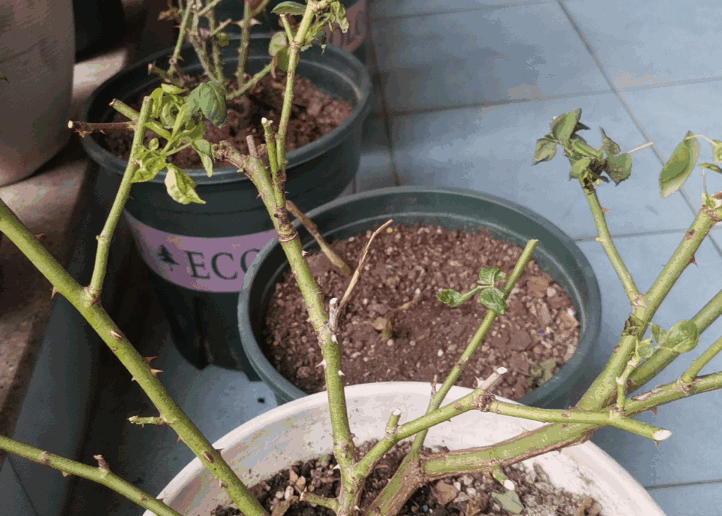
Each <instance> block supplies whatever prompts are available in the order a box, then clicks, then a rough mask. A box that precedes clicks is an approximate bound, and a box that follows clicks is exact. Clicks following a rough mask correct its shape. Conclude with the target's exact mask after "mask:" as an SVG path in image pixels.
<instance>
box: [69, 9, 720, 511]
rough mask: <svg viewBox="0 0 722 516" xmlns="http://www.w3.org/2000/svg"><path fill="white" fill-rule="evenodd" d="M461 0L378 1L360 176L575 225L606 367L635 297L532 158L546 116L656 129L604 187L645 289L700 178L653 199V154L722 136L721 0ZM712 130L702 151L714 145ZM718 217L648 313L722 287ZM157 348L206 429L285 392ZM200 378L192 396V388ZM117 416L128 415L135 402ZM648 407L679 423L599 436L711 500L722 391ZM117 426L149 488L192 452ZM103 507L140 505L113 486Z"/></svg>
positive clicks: (667, 488) (702, 507) (693, 501)
mask: <svg viewBox="0 0 722 516" xmlns="http://www.w3.org/2000/svg"><path fill="white" fill-rule="evenodd" d="M451 4H452V5H453V6H454V7H453V8H449V4H447V3H443V2H437V1H434V0H425V1H419V0H373V1H371V2H370V3H369V10H370V29H371V33H370V36H371V43H370V56H369V59H368V66H369V67H370V69H371V71H372V74H373V77H374V80H375V85H376V88H377V90H378V95H379V98H380V102H379V103H378V105H377V107H376V109H375V111H374V113H372V115H371V116H370V117H369V119H368V120H367V122H366V127H365V129H366V130H365V139H364V151H363V156H362V161H361V168H360V171H359V174H358V177H357V180H356V189H357V190H358V191H362V190H370V189H374V188H378V187H383V186H391V185H394V184H397V185H441V186H454V187H459V188H470V189H474V190H477V191H483V192H488V193H492V194H495V195H498V196H500V197H504V198H506V199H509V200H511V201H514V202H516V203H519V204H521V205H524V206H526V207H528V208H530V209H532V210H535V211H537V212H539V213H540V214H542V215H543V216H545V217H547V218H548V219H550V220H551V221H552V222H554V223H555V224H557V225H558V226H559V227H561V228H562V229H563V230H564V231H565V232H567V233H568V234H569V235H570V236H572V237H573V238H575V239H577V241H578V242H579V245H580V247H581V249H582V251H583V252H584V253H585V254H586V255H587V257H588V258H589V261H590V262H591V264H592V266H593V268H594V271H595V273H596V275H597V277H598V280H599V284H600V286H601V288H602V295H603V303H604V314H603V334H602V339H601V341H600V343H599V352H598V353H597V358H596V360H597V361H598V362H597V364H596V365H597V366H598V367H601V366H602V364H603V363H604V361H605V360H604V359H605V357H607V356H608V354H609V352H610V351H611V349H612V348H613V346H614V345H615V344H616V342H617V336H618V335H619V333H620V331H621V329H622V324H623V321H624V319H625V318H626V316H627V315H628V311H629V303H628V302H627V300H626V297H625V295H624V292H623V290H622V288H621V286H620V284H619V282H618V279H617V277H616V275H615V273H614V271H613V269H612V267H611V266H610V265H609V263H608V261H607V259H606V257H605V255H604V253H603V251H602V249H601V247H600V245H599V244H597V243H596V242H595V241H594V237H595V236H596V233H595V228H594V224H593V219H592V217H591V215H590V214H589V211H588V208H587V206H586V202H585V201H584V199H583V196H582V195H581V192H580V191H579V188H578V185H577V184H576V182H567V180H566V179H567V173H568V167H567V163H566V160H564V159H563V158H561V157H558V158H557V159H556V160H555V161H553V162H552V163H547V164H542V165H539V166H537V167H534V168H532V166H531V162H532V155H533V150H534V144H535V141H536V139H537V138H539V137H540V136H542V135H543V134H545V133H546V132H547V130H548V124H549V122H550V121H551V118H552V117H553V116H555V115H558V114H561V113H563V112H566V111H568V110H571V109H575V108H578V107H581V108H582V109H583V118H582V120H583V121H584V122H585V123H586V124H587V125H589V126H590V127H591V128H592V131H589V132H588V135H589V136H588V140H589V141H590V143H592V144H594V145H598V144H600V143H601V137H600V135H599V131H598V127H599V126H602V127H604V129H605V130H606V132H607V133H608V134H609V135H610V136H611V137H612V138H614V139H615V140H617V141H618V142H619V143H620V144H621V145H622V147H623V148H624V149H631V148H633V147H636V146H638V145H640V144H643V143H645V142H650V141H651V142H654V145H653V147H652V148H651V149H646V150H644V151H642V152H639V153H637V154H635V155H634V157H635V172H634V175H633V177H632V179H630V180H629V181H627V182H626V183H623V184H622V185H620V186H619V187H616V188H615V187H614V186H613V185H605V186H604V187H603V188H602V189H601V190H600V193H599V195H600V198H601V201H602V205H603V206H605V207H607V208H610V212H609V214H608V221H609V225H610V229H611V231H612V234H613V235H615V236H619V237H620V238H619V240H618V248H619V251H620V253H621V254H622V256H623V258H624V259H625V261H626V263H627V265H628V267H629V269H630V270H631V272H632V273H633V274H634V275H635V278H636V281H637V285H638V286H639V288H640V289H645V288H648V287H649V286H650V284H651V281H652V279H653V278H654V276H655V275H656V274H657V273H658V272H659V271H660V270H661V267H662V265H663V264H664V263H665V262H666V261H667V259H668V257H669V256H670V254H671V252H672V250H673V247H674V246H675V245H676V243H678V242H679V241H680V239H681V238H682V237H683V235H684V231H685V229H686V228H687V227H688V225H689V224H690V223H691V221H692V219H693V217H694V213H695V210H696V209H697V207H698V206H699V202H700V197H699V194H700V193H701V191H702V190H701V189H702V184H701V180H700V178H699V174H697V173H696V174H697V175H696V176H694V177H693V179H692V180H690V181H689V184H688V186H686V187H685V188H684V189H683V191H681V192H679V193H676V194H674V195H673V196H671V197H670V198H667V199H660V197H659V193H658V186H657V175H658V173H659V171H660V169H661V166H662V164H663V162H664V160H665V159H666V158H667V157H669V155H670V154H671V152H672V150H673V149H674V147H675V146H676V144H677V143H678V142H679V141H680V140H681V138H682V137H683V136H684V134H685V133H686V131H687V130H692V131H695V133H696V134H705V135H707V136H709V137H710V138H717V139H722V129H720V127H719V126H718V125H717V124H718V122H715V120H716V121H719V120H720V119H721V118H722V117H721V115H722V107H720V106H721V105H722V102H720V100H722V94H721V93H720V91H721V86H722V73H721V72H720V71H719V66H718V64H719V59H718V53H717V49H716V44H715V42H716V41H717V39H718V38H717V35H718V34H717V31H716V29H717V27H718V25H719V20H720V19H721V18H722V7H721V6H719V4H718V2H716V1H713V0H698V1H696V2H693V3H688V2H679V1H673V0H647V1H637V2H630V1H621V0H610V1H606V2H600V1H598V0H565V1H544V0H538V1H526V2H517V3H510V2H501V1H494V0H476V1H474V0H464V1H457V2H451ZM585 136H587V135H585ZM705 145H706V144H703V145H702V149H703V153H702V157H703V158H704V157H705V155H707V157H709V151H708V148H707V147H705ZM705 153H706V154H705ZM707 183H708V188H709V189H710V190H712V191H716V190H720V189H722V188H720V180H719V178H718V177H708V181H707ZM714 233H715V235H716V236H715V238H714V239H713V240H711V241H708V242H707V243H705V244H704V245H703V246H702V248H701V250H700V252H699V253H698V255H697V263H698V266H697V267H691V268H690V269H689V270H688V271H686V272H685V273H684V275H683V276H682V279H681V281H680V283H679V285H678V286H677V288H676V289H675V290H674V291H673V293H672V295H671V296H670V299H669V301H668V302H667V304H666V305H665V307H664V308H663V309H662V310H661V311H660V312H659V314H658V315H657V317H656V318H655V322H657V323H658V324H660V325H661V326H663V327H667V328H668V327H669V326H671V325H672V324H673V323H674V322H676V321H677V320H679V319H682V318H688V317H690V316H692V315H693V314H694V313H695V312H696V310H697V309H698V307H700V306H701V304H702V303H703V302H706V300H708V299H709V298H710V297H711V296H712V295H714V294H715V293H716V292H718V291H719V288H720V286H722V280H721V278H720V273H719V271H720V270H722V269H721V268H720V266H722V253H721V252H720V248H719V243H722V233H720V232H719V230H715V231H714ZM714 271H718V272H717V273H715V272H714ZM720 330H722V323H717V324H715V325H713V326H712V327H711V328H710V331H709V332H707V333H706V334H705V335H704V337H703V339H702V343H701V345H700V346H699V348H698V349H700V350H701V349H704V348H705V347H706V345H709V344H710V343H711V342H713V341H714V340H715V339H716V337H717V336H718V335H719V333H720ZM154 331H156V332H157V333H156V334H155V335H149V337H148V338H149V339H151V338H154V337H155V338H156V340H155V342H159V341H163V338H165V337H166V336H167V332H165V333H164V331H165V329H164V326H163V325H157V326H155V330H154ZM149 342H150V341H149ZM141 345H143V344H141ZM148 345H150V344H148ZM159 353H160V358H158V359H157V361H156V362H154V366H155V367H158V368H160V369H163V370H165V373H164V375H163V377H164V378H165V379H168V382H169V389H170V390H171V392H172V393H173V394H177V395H178V396H179V397H180V400H179V401H180V402H181V404H182V405H183V406H184V408H185V410H186V411H187V412H188V413H189V414H190V415H191V417H192V418H193V419H194V420H196V421H198V422H199V424H200V426H201V428H202V429H204V430H207V431H208V437H209V438H211V440H213V439H217V438H219V437H220V436H221V435H223V434H225V433H226V432H227V431H229V430H230V429H231V428H233V427H234V426H236V425H238V424H240V423H241V422H243V421H246V420H248V419H250V418H252V417H253V416H255V415H256V414H258V413H260V412H262V411H265V410H267V409H269V408H272V407H273V406H275V401H274V399H273V396H272V394H271V392H270V390H269V389H268V388H267V387H265V386H264V385H262V384H257V383H250V382H248V381H247V380H246V379H245V377H244V376H243V375H242V374H240V373H233V372H229V371H226V370H222V369H218V368H214V367H213V366H209V367H208V368H206V369H205V370H204V371H203V372H202V373H200V374H199V373H198V371H196V370H195V369H193V368H192V367H190V366H188V365H186V364H185V363H184V362H183V361H182V359H181V358H180V356H179V355H178V354H177V352H176V351H175V349H174V348H173V347H172V346H171V345H163V346H161V347H160V348H159ZM694 354H695V353H691V354H690V355H694ZM690 358H691V357H690ZM690 358H688V357H686V356H685V357H682V358H680V359H679V362H680V364H679V365H676V364H675V365H673V366H671V367H670V368H669V370H668V371H665V372H664V373H663V375H662V378H661V379H660V382H659V383H664V382H668V381H671V380H672V379H673V378H675V377H676V376H675V375H679V374H680V372H681V371H682V370H683V369H684V367H685V365H686V364H688V363H689V362H690ZM715 365H716V366H717V367H719V366H722V359H718V360H716V361H715V363H714V364H712V365H711V366H710V367H709V370H710V371H711V370H713V367H714V366H715ZM195 387H197V388H198V389H200V391H199V392H200V397H194V398H191V397H187V396H186V393H188V392H191V390H192V389H193V388H195ZM123 389H124V388H122V387H120V386H116V387H115V388H114V387H113V386H112V385H111V386H108V387H107V389H106V391H105V392H104V393H103V394H102V396H104V397H106V396H108V398H105V399H108V401H109V402H110V400H111V399H112V400H115V401H114V403H115V406H116V407H122V406H123V403H125V402H124V401H122V400H124V399H126V398H128V399H136V398H138V394H137V392H136V391H137V389H135V390H133V394H126V395H125V396H126V398H122V397H121V398H120V400H119V399H118V398H117V396H119V395H120V396H122V392H123ZM119 393H121V394H119ZM110 396H113V397H110ZM260 399H262V400H263V402H259V401H258V400H260ZM206 401H207V402H206ZM101 405H102V403H101ZM121 412H122V410H121ZM120 416H123V417H120ZM120 416H119V417H118V420H119V421H120V422H122V420H123V418H124V417H125V414H124V413H123V414H121V415H120ZM642 419H644V420H646V421H650V422H654V424H656V425H659V426H661V427H663V428H668V429H670V430H672V432H673V433H674V434H673V436H672V438H670V439H669V440H668V441H665V442H664V443H661V444H660V445H659V446H654V444H653V443H650V442H648V441H645V440H643V439H641V438H639V437H636V436H634V435H631V434H627V433H624V432H621V431H618V430H615V429H609V430H602V431H599V432H598V433H597V434H596V435H595V436H594V439H593V440H594V442H596V443H597V444H599V445H600V446H601V447H602V448H603V449H605V450H606V451H607V452H608V453H610V454H611V455H612V456H613V457H614V458H615V459H617V460H618V461H619V462H620V463H621V464H622V465H623V466H624V467H625V468H627V470H628V471H629V472H630V473H631V474H632V475H633V476H635V477H636V478H637V479H638V480H639V481H640V482H641V483H642V484H643V485H644V486H645V487H646V488H647V489H648V490H649V491H650V492H651V494H652V496H653V497H655V499H656V500H657V501H658V503H659V504H660V505H661V506H662V508H663V509H664V510H665V511H666V512H667V514H669V515H670V516H702V515H705V516H707V515H712V514H719V501H720V499H722V495H721V494H720V493H722V467H721V466H720V460H719V456H718V455H717V454H718V453H719V450H720V446H721V444H722V434H721V433H720V431H719V429H720V426H721V425H722V397H720V396H719V395H718V394H707V395H703V396H699V397H697V398H694V399H690V400H686V401H685V402H680V403H677V404H672V405H669V406H665V407H662V408H661V409H660V411H659V414H658V415H657V416H654V415H652V414H645V415H643V416H642ZM91 428H92V425H91ZM122 432H123V439H124V440H125V442H126V443H127V444H126V446H125V447H124V448H123V449H122V450H121V452H120V457H122V458H123V460H124V461H125V463H126V466H125V468H126V471H125V472H126V473H127V474H129V475H130V476H127V475H126V478H130V479H131V480H134V481H135V480H137V483H138V485H139V486H140V487H142V488H144V489H147V490H148V491H150V492H152V493H156V492H158V491H159V490H160V489H161V487H162V485H163V484H165V483H166V482H167V480H169V479H170V478H172V477H173V476H174V475H175V474H176V473H177V472H178V471H180V469H181V468H182V467H183V466H184V465H185V464H186V463H187V461H188V460H190V458H191V456H190V452H188V451H187V450H185V449H181V447H180V446H176V445H175V438H174V437H173V436H171V435H170V433H169V432H163V431H160V430H158V431H153V432H148V430H147V429H145V430H142V431H141V430H140V429H129V428H128V427H127V426H126V427H124V428H123V430H122ZM90 444H91V445H92V446H90V447H89V448H87V454H88V456H91V455H92V453H98V452H99V451H96V449H95V448H94V447H95V446H97V447H98V448H97V449H98V450H101V448H103V447H104V446H105V445H107V446H109V443H108V442H104V441H103V439H102V437H101V439H100V440H97V441H91V443H90ZM156 445H158V446H160V447H164V448H163V449H165V450H170V453H171V455H170V459H166V460H165V461H164V462H162V463H161V462H157V461H153V460H150V459H151V458H150V457H149V454H151V453H153V451H151V450H152V446H156ZM102 451H103V452H106V451H107V450H104V449H103V450H102ZM91 462H92V459H91ZM151 473H154V477H151ZM99 489H102V488H99ZM95 494H96V495H97V494H99V493H95ZM104 494H105V496H106V497H107V493H104ZM77 496H78V498H77V499H76V503H75V505H74V507H75V510H76V511H79V512H74V513H73V514H92V513H96V511H97V510H98V506H97V505H96V502H95V499H94V497H93V488H91V489H89V490H85V491H83V493H82V495H81V492H80V491H78V495H77ZM83 506H85V509H84V510H81V508H82V507H83ZM104 513H105V514H113V515H121V514H122V515H126V514H138V513H139V511H138V509H137V508H134V507H133V506H132V505H131V504H130V503H129V502H122V501H119V502H118V503H117V504H116V505H115V506H114V507H112V508H110V507H109V508H108V511H107V512H104Z"/></svg>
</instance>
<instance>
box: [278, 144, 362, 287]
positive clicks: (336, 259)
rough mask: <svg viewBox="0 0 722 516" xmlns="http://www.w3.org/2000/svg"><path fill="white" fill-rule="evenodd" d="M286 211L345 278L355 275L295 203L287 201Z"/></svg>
mask: <svg viewBox="0 0 722 516" xmlns="http://www.w3.org/2000/svg"><path fill="white" fill-rule="evenodd" d="M269 156H270V151H269ZM286 209H287V210H288V211H290V212H291V215H293V216H294V217H296V218H297V219H298V220H299V221H300V222H301V224H303V227H304V228H306V231H308V232H309V233H310V234H311V236H312V237H313V238H314V240H316V243H317V244H318V245H319V247H320V248H321V251H322V252H323V254H325V255H326V257H327V258H328V259H329V261H330V262H331V263H332V264H333V265H334V266H335V267H336V268H337V269H338V270H340V271H341V273H342V274H343V275H344V276H351V274H353V270H352V269H351V267H349V266H348V264H347V263H346V262H345V261H343V258H341V257H340V256H339V255H338V254H336V252H335V251H334V250H333V249H331V247H330V246H329V245H328V243H327V242H326V240H325V239H324V238H323V235H321V233H320V232H319V230H318V228H317V227H316V224H314V222H313V221H312V220H311V219H309V218H308V217H307V216H306V214H305V213H303V212H302V211H301V210H299V209H298V207H297V206H296V205H295V204H293V201H291V200H288V199H286Z"/></svg>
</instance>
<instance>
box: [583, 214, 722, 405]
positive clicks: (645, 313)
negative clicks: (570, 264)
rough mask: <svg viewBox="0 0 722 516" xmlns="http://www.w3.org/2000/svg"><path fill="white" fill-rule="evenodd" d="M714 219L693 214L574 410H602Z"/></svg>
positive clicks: (710, 215)
mask: <svg viewBox="0 0 722 516" xmlns="http://www.w3.org/2000/svg"><path fill="white" fill-rule="evenodd" d="M595 219H596V217H595ZM715 219H717V220H719V219H718V217H717V216H716V215H714V214H710V213H707V211H705V210H704V209H702V210H700V211H699V212H698V213H697V217H695V220H694V222H692V225H691V226H690V229H689V231H687V233H686V234H685V237H684V238H683V239H682V242H681V243H680V244H679V246H678V247H677V249H676V250H675V251H674V253H673V254H672V257H671V258H670V259H669V261H668V262H667V263H666V265H665V266H664V268H663V269H662V272H661V273H660V274H659V276H658V277H657V279H656V280H655V282H654V284H653V285H652V287H651V288H650V289H649V290H648V291H647V292H646V294H644V296H642V298H641V301H639V302H637V303H636V307H635V308H634V310H633V312H632V316H630V319H629V321H630V322H631V321H634V322H633V324H632V327H631V328H630V329H629V330H625V331H624V332H623V333H622V337H621V339H620V341H619V345H618V346H617V348H615V349H616V350H615V352H614V353H613V354H612V357H611V358H610V360H609V362H608V363H607V365H606V366H605V368H604V370H603V371H602V373H601V374H600V375H599V376H598V377H597V378H596V379H595V380H594V382H593V383H592V385H591V387H590V388H589V389H588V390H587V392H586V393H585V394H584V396H583V397H582V399H581V400H580V402H579V404H578V407H580V408H582V409H587V410H594V409H599V408H601V407H603V406H604V405H605V404H606V403H607V401H608V400H609V398H610V397H611V396H612V394H613V392H614V390H615V389H616V387H617V383H616V379H617V378H618V377H619V376H621V374H622V372H623V371H624V368H625V367H626V365H627V362H628V361H629V359H630V358H631V356H632V353H633V352H634V349H635V346H636V343H637V339H641V338H642V337H643V336H644V333H645V331H646V329H647V325H648V324H649V321H651V320H652V317H654V314H655V313H656V312H657V309H658V308H659V305H660V304H661V303H662V301H663V300H664V298H665V297H666V296H667V294H668V293H669V291H670V290H671V289H672V287H673V286H674V284H675V283H676V281H677V279H679V276H680V275H681V274H682V272H683V271H684V269H685V268H686V267H687V266H688V265H689V263H690V260H691V259H692V257H693V256H694V254H695V252H696V251H697V249H698V248H699V246H700V244H701V243H702V241H703V240H704V238H705V237H706V236H707V234H708V233H709V231H710V229H712V226H714V224H715V222H716V220H715ZM610 259H611V258H610ZM637 378H639V376H637Z"/></svg>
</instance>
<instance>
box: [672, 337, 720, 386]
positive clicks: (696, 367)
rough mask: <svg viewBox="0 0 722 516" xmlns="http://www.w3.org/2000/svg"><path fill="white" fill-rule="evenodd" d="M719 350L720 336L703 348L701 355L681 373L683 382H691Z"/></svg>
mask: <svg viewBox="0 0 722 516" xmlns="http://www.w3.org/2000/svg"><path fill="white" fill-rule="evenodd" d="M720 351H722V337H720V338H719V339H717V340H716V341H715V343H714V344H712V345H711V346H710V347H709V348H707V349H706V350H705V352H704V353H702V355H701V356H700V357H699V358H697V359H696V360H695V361H694V362H692V365H690V366H689V368H688V369H687V370H686V371H685V372H684V373H683V374H682V377H681V379H682V381H683V382H685V383H691V382H693V381H694V379H695V378H697V375H698V374H699V372H700V371H701V370H702V368H704V366H706V365H707V364H709V363H710V361H711V360H712V359H713V358H714V357H716V356H717V355H718V354H719V353H720Z"/></svg>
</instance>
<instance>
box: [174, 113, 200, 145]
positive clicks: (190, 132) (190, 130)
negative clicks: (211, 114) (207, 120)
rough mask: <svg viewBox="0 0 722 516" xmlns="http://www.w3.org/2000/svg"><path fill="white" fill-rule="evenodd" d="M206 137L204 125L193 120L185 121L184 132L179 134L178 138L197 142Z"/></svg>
mask: <svg viewBox="0 0 722 516" xmlns="http://www.w3.org/2000/svg"><path fill="white" fill-rule="evenodd" d="M189 109H190V108H189ZM205 135H206V124H204V123H203V122H201V121H196V120H194V119H193V118H191V119H190V120H187V121H186V125H185V131H183V132H181V133H180V135H179V136H178V138H179V139H181V138H188V139H189V140H191V141H193V140H197V139H199V138H203V137H204V136H205Z"/></svg>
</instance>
